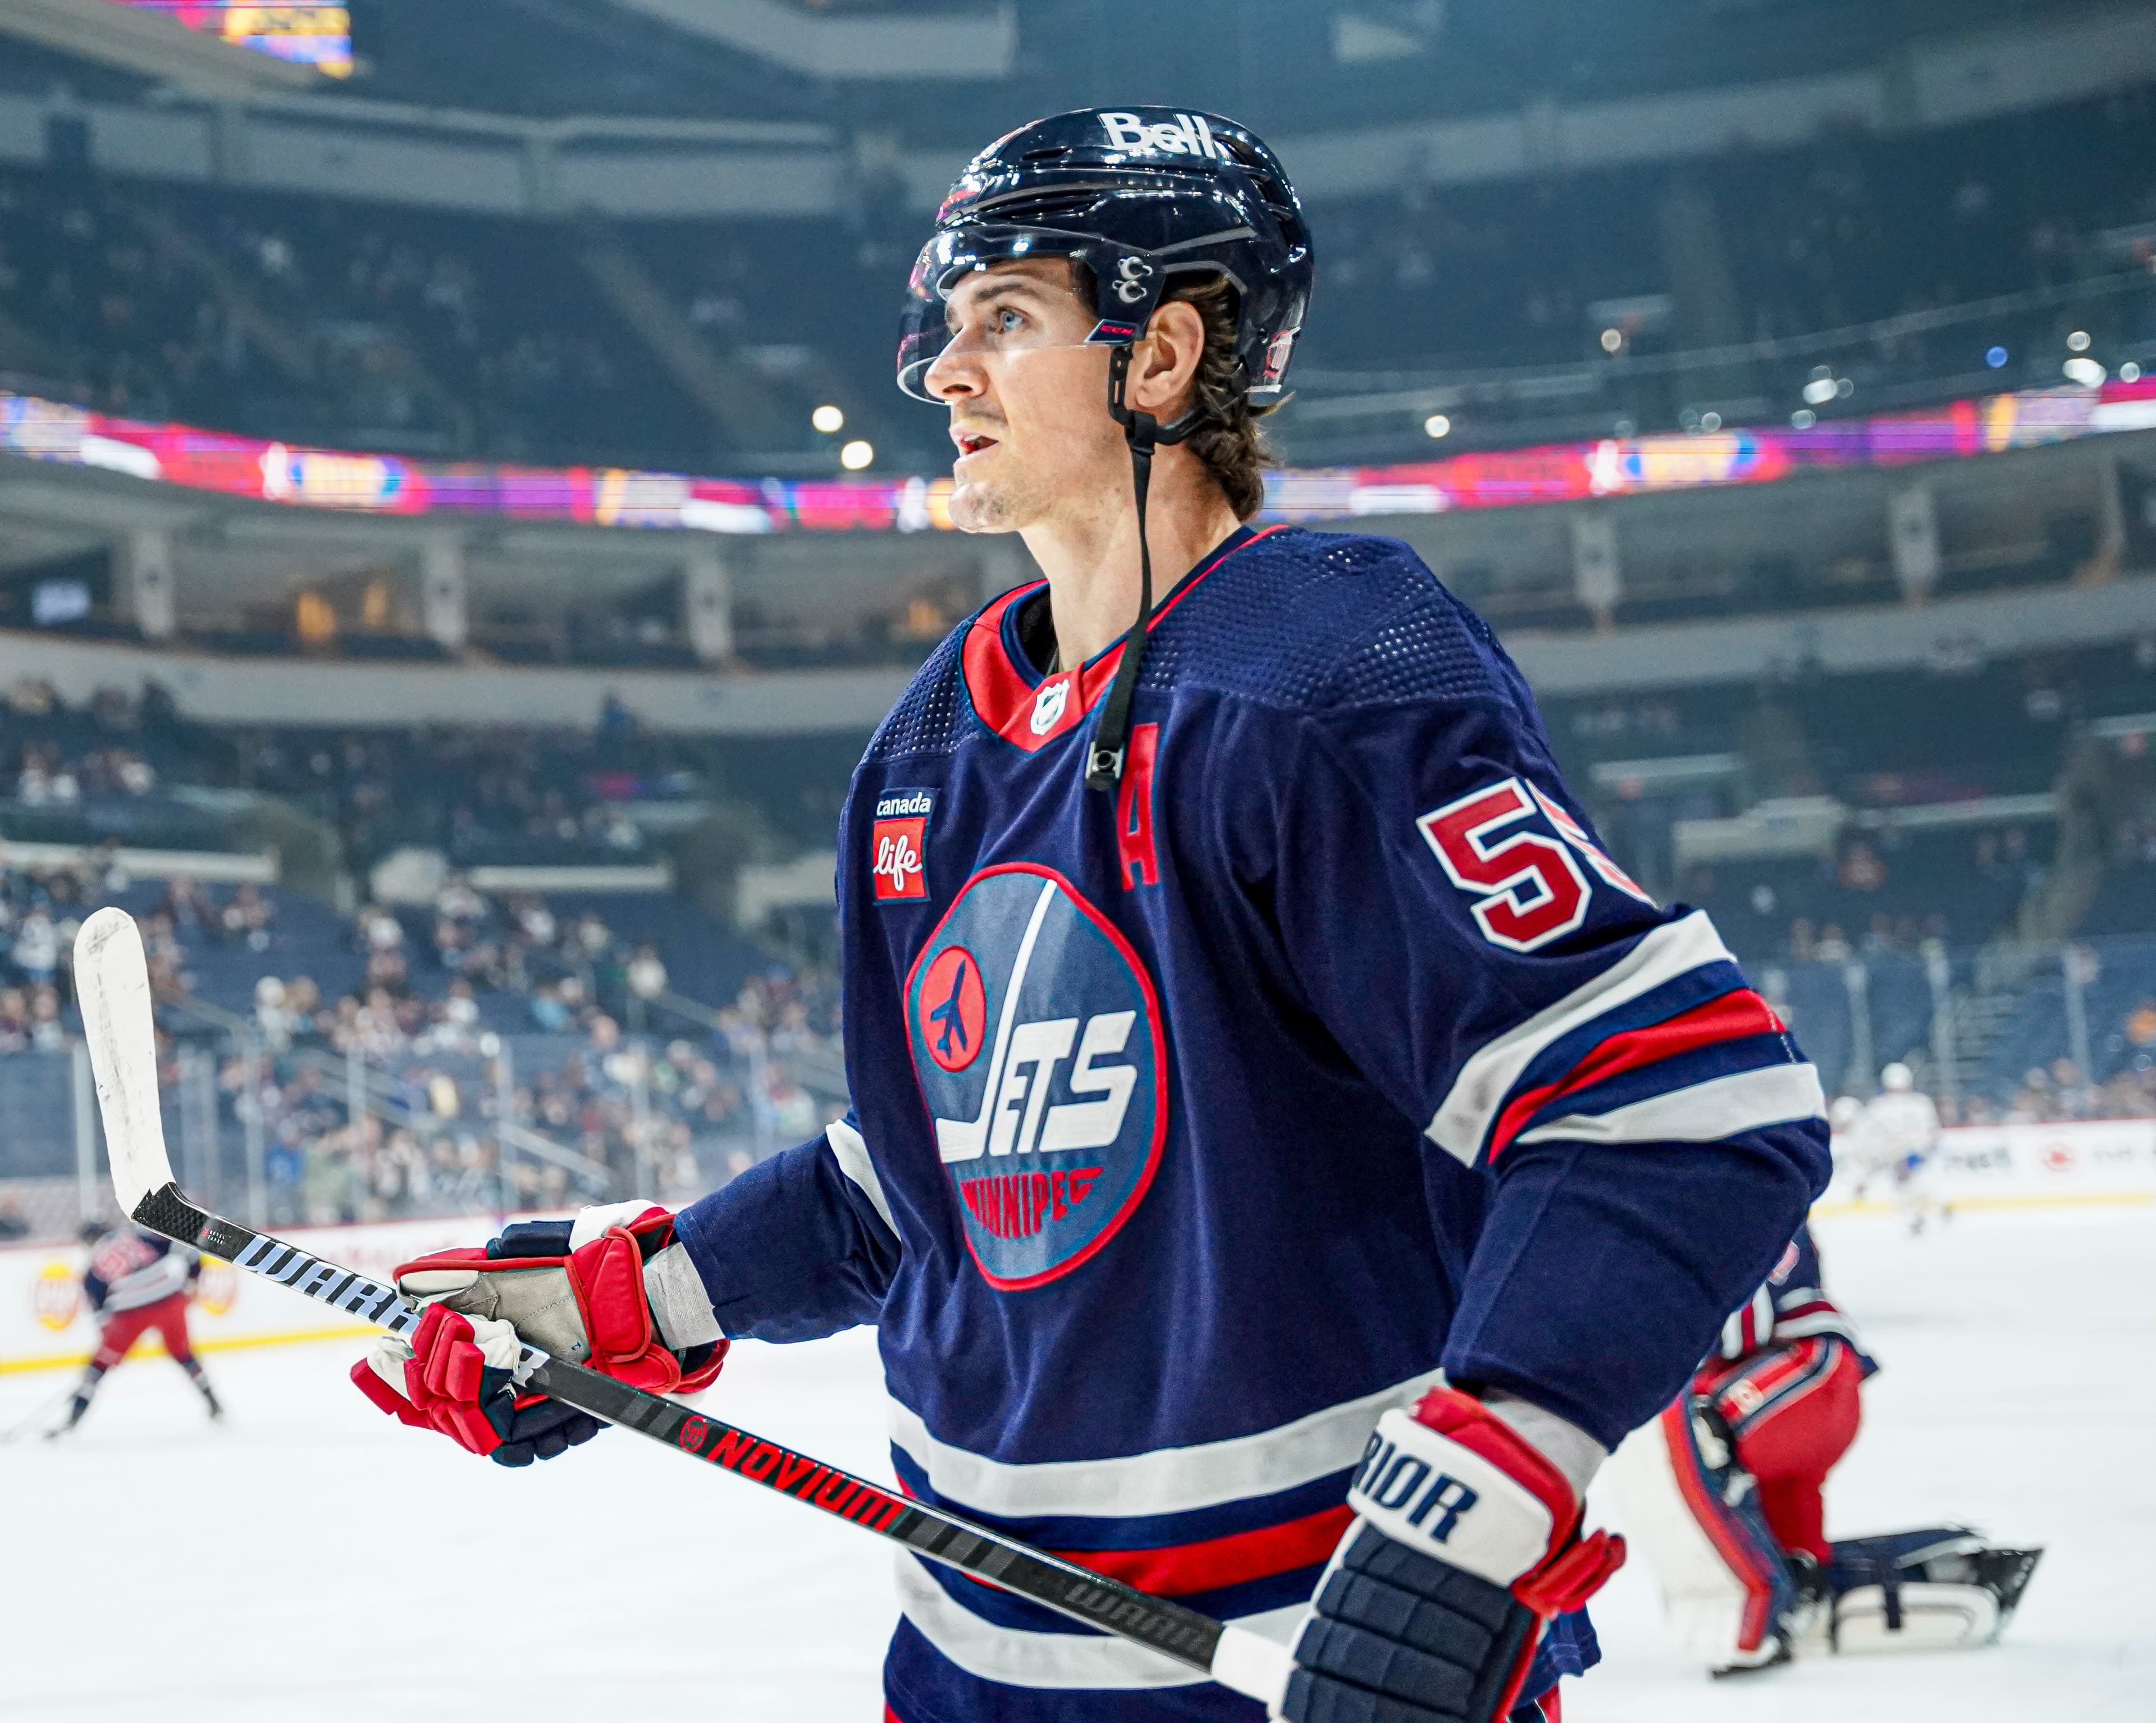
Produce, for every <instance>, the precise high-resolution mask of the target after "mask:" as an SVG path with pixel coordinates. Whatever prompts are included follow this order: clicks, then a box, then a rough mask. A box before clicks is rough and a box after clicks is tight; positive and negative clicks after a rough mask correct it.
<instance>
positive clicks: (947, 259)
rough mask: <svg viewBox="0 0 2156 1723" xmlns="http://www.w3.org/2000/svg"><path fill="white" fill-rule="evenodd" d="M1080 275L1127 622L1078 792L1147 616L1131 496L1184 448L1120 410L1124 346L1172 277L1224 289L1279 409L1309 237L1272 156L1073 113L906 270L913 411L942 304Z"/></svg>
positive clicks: (975, 182) (978, 180) (1098, 763)
mask: <svg viewBox="0 0 2156 1723" xmlns="http://www.w3.org/2000/svg"><path fill="white" fill-rule="evenodd" d="M1032 257H1061V258H1068V259H1070V260H1071V261H1072V262H1073V263H1076V264H1083V265H1084V266H1085V267H1084V269H1082V270H1081V272H1080V275H1081V284H1080V285H1081V289H1082V288H1083V287H1085V286H1086V285H1090V286H1091V290H1092V294H1093V315H1094V322H1093V328H1092V331H1091V333H1090V334H1089V335H1088V336H1086V341H1088V342H1089V343H1097V344H1099V345H1101V346H1105V347H1106V348H1107V349H1109V361H1108V401H1107V407H1108V412H1109V413H1110V414H1111V416H1112V417H1113V418H1115V420H1116V423H1119V424H1121V425H1122V428H1123V435H1124V437H1125V438H1126V439H1127V441H1128V443H1129V444H1130V449H1131V466H1132V479H1133V482H1134V485H1135V493H1136V500H1137V517H1138V534H1137V538H1138V613H1137V621H1136V622H1135V623H1132V625H1131V630H1130V632H1129V633H1127V634H1126V635H1125V636H1124V637H1123V646H1122V659H1121V662H1120V663H1119V664H1117V665H1116V676H1115V680H1114V681H1113V682H1112V683H1111V685H1110V686H1109V689H1108V694H1107V698H1106V701H1105V702H1104V704H1103V705H1102V708H1101V720H1100V724H1099V726H1098V727H1097V728H1096V731H1095V732H1094V736H1093V741H1092V744H1091V746H1090V748H1089V749H1088V750H1087V753H1086V787H1087V788H1089V789H1094V790H1101V791H1104V792H1111V793H1112V792H1114V790H1115V788H1116V785H1117V783H1118V782H1120V781H1121V780H1122V772H1123V756H1124V751H1125V745H1126V743H1127V741H1128V740H1129V736H1130V723H1131V701H1132V696H1133V695H1135V694H1136V692H1137V678H1138V667H1139V664H1141V662H1142V660H1143V659H1144V656H1145V648H1146V624H1147V622H1148V621H1149V620H1150V619H1151V618H1152V548H1151V546H1150V544H1149V543H1148V541H1147V535H1146V495H1147V488H1148V486H1149V485H1150V483H1151V478H1152V459H1153V451H1154V449H1155V448H1156V446H1157V445H1158V444H1163V443H1167V444H1173V443H1180V442H1182V441H1183V440H1184V439H1185V438H1187V437H1188V435H1189V434H1190V433H1191V431H1192V430H1193V428H1195V426H1196V424H1197V417H1198V416H1197V410H1196V409H1195V408H1193V409H1192V410H1191V411H1189V412H1188V413H1184V414H1183V417H1182V418H1179V419H1178V420H1176V421H1175V422H1174V423H1173V424H1166V425H1163V424H1159V423H1156V422H1155V421H1154V419H1153V417H1152V414H1151V413H1144V412H1141V411H1139V410H1137V408H1133V407H1132V406H1131V405H1130V404H1129V403H1128V401H1127V399H1126V398H1125V382H1126V379H1127V377H1128V375H1129V370H1130V363H1131V348H1132V344H1133V343H1135V342H1136V341H1137V340H1138V339H1139V337H1140V336H1142V335H1144V333H1145V330H1146V325H1147V323H1149V322H1150V321H1151V320H1152V314H1153V312H1154V310H1156V309H1157V308H1158V305H1159V304H1160V301H1161V295H1162V293H1163V291H1164V290H1166V289H1167V287H1168V285H1169V284H1170V283H1171V282H1173V280H1174V279H1176V278H1177V277H1178V276H1216V275H1217V276H1223V277H1225V278H1226V279H1227V281H1228V282H1229V285H1231V286H1232V287H1233V288H1234V289H1235V362H1236V364H1237V366H1238V367H1240V371H1241V374H1242V383H1243V388H1244V391H1245V393H1246V394H1248V395H1249V396H1250V397H1252V399H1253V400H1254V401H1255V403H1258V404H1259V405H1261V406H1263V405H1270V404H1272V403H1276V402H1277V401H1278V400H1279V398H1280V393H1281V384H1282V382H1283V381H1284V380H1285V378H1286V376H1287V366H1288V360H1289V358H1290V356H1291V355H1292V353H1293V351H1294V349H1295V338H1296V335H1297V334H1298V333H1300V332H1301V328H1302V317H1303V312H1304V310H1306V308H1307V306H1308V305H1309V303H1310V281H1311V273H1312V272H1311V259H1310V229H1309V228H1308V227H1306V225H1305V224H1304V222H1303V218H1302V204H1301V201H1300V200H1299V199H1298V198H1297V197H1296V195H1295V187H1293V186H1291V185H1290V184H1289V183H1288V178H1287V174H1286V172H1285V171H1284V170H1283V169H1282V168H1281V165H1280V162H1279V161H1278V159H1277V158H1276V156H1274V155H1273V152H1272V151H1270V150H1269V149H1267V148H1266V147H1265V145H1264V144H1262V143H1260V141H1258V140H1257V138H1256V137H1255V136H1253V135H1252V134H1251V133H1250V132H1249V131H1245V129H1244V128H1243V127H1242V126H1238V125H1236V124H1235V121H1232V120H1224V119H1223V118H1221V117H1220V115H1218V114H1200V113H1197V112H1195V111H1185V110H1182V109H1179V108H1080V109H1077V110H1075V111H1073V112H1071V113H1068V114H1058V115H1055V116H1054V117H1053V118H1051V119H1047V120H1036V121H1034V122H1033V124H1031V125H1030V126H1020V127H1019V129H1018V130H1017V131H1014V132H1009V133H1007V134H1006V135H1005V136H1002V137H1000V138H998V139H997V140H996V141H995V142H993V143H992V144H990V145H989V146H988V148H987V149H985V150H983V151H981V153H980V154H979V155H978V156H975V157H974V158H973V161H972V162H970V163H968V166H967V168H966V171H965V172H963V173H962V174H960V175H959V176H958V182H957V184H956V185H955V186H953V187H951V192H950V195H949V196H947V197H945V198H944V200H943V205H942V208H940V209H938V210H937V212H936V231H935V233H934V234H933V235H932V236H931V238H930V239H929V241H928V243H927V245H925V246H923V247H922V248H921V255H920V256H919V257H918V258H917V259H915V262H914V265H913V274H912V278H911V280H909V281H908V283H907V284H906V310H905V312H904V314H903V315H902V317H901V321H900V325H899V338H898V386H899V387H901V389H903V390H905V391H906V393H907V394H909V395H912V396H916V397H919V398H920V399H921V400H923V401H932V400H933V399H934V398H935V397H933V396H932V395H931V394H930V393H929V392H928V390H927V386H926V382H925V379H926V377H927V371H928V368H929V367H930V366H932V365H933V364H934V363H935V362H936V358H937V355H938V354H939V353H941V352H942V351H943V349H944V348H945V347H946V346H947V345H949V342H950V340H951V335H950V330H949V327H948V326H947V323H946V321H945V315H946V314H945V305H946V301H947V300H948V299H949V297H950V295H951V293H952V290H953V289H954V288H956V287H957V285H958V283H959V282H960V281H961V280H962V279H964V278H965V277H966V276H968V274H972V273H973V271H974V270H976V269H987V268H988V267H989V266H990V265H992V264H998V263H1003V262H1007V261H1009V260H1010V259H1016V258H1032Z"/></svg>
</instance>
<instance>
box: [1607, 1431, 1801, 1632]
mask: <svg viewBox="0 0 2156 1723" xmlns="http://www.w3.org/2000/svg"><path fill="white" fill-rule="evenodd" d="M1688 1401H1689V1397H1686V1399H1682V1400H1679V1401H1678V1402H1676V1403H1675V1404H1674V1405H1671V1406H1670V1407H1667V1408H1665V1409H1664V1411H1663V1412H1662V1414H1661V1417H1659V1418H1656V1419H1655V1420H1654V1422H1653V1423H1648V1424H1644V1425H1642V1426H1641V1427H1640V1428H1638V1429H1636V1430H1635V1431H1634V1432H1633V1433H1631V1434H1630V1436H1628V1437H1626V1438H1625V1441H1624V1443H1623V1444H1622V1445H1621V1446H1620V1448H1619V1449H1618V1450H1617V1452H1616V1454H1614V1456H1613V1457H1612V1458H1611V1459H1610V1461H1609V1464H1608V1465H1607V1466H1605V1467H1604V1469H1603V1474H1602V1475H1603V1478H1604V1480H1605V1481H1606V1482H1607V1484H1608V1485H1609V1488H1610V1490H1611V1491H1612V1492H1613V1495H1614V1500H1615V1504H1616V1507H1617V1510H1618V1513H1619V1514H1620V1515H1621V1517H1622V1520H1623V1524H1624V1531H1625V1537H1626V1539H1627V1540H1628V1541H1630V1543H1631V1544H1632V1545H1633V1546H1634V1547H1635V1548H1637V1549H1640V1550H1644V1551H1645V1552H1646V1556H1647V1565H1648V1566H1649V1567H1650V1568H1652V1569H1653V1570H1654V1575H1655V1582H1656V1584H1657V1585H1658V1586H1659V1587H1661V1593H1662V1604H1663V1609H1664V1613H1665V1619H1666V1622H1667V1624H1668V1628H1669V1633H1670V1637H1671V1642H1672V1643H1673V1644H1674V1646H1675V1648H1676V1650H1677V1652H1678V1654H1680V1655H1681V1656H1683V1657H1685V1658H1686V1659H1690V1660H1691V1661H1694V1662H1697V1664H1700V1665H1701V1666H1702V1667H1703V1668H1706V1669H1715V1670H1722V1669H1750V1668H1756V1667H1758V1665H1760V1664H1765V1663H1769V1662H1772V1661H1774V1659H1777V1658H1779V1657H1780V1656H1781V1655H1783V1654H1784V1647H1783V1644H1782V1642H1781V1640H1780V1638H1779V1637H1778V1634H1777V1628H1778V1625H1779V1623H1780V1622H1781V1621H1782V1619H1783V1618H1784V1615H1785V1614H1787V1613H1788V1612H1789V1610H1790V1609H1791V1608H1793V1607H1794V1604H1795V1603H1796V1602H1797V1590H1796V1585H1795V1582H1794V1579H1793V1577H1792V1576H1791V1574H1790V1572H1789V1565H1788V1563H1787V1562H1786V1561H1784V1560H1783V1558H1782V1553H1781V1551H1780V1548H1779V1546H1777V1545H1776V1543H1775V1541H1774V1534H1773V1532H1772V1531H1769V1530H1768V1526H1767V1522H1766V1520H1765V1518H1764V1516H1763V1515H1762V1513H1761V1512H1760V1509H1759V1503H1758V1494H1757V1492H1756V1491H1755V1490H1753V1487H1752V1480H1751V1479H1750V1478H1749V1477H1748V1476H1747V1475H1746V1474H1745V1473H1744V1472H1743V1469H1741V1468H1739V1467H1738V1465H1737V1464H1736V1463H1735V1459H1734V1456H1733V1454H1732V1452H1731V1445H1730V1443H1729V1441H1728V1438H1727V1433H1726V1426H1723V1425H1722V1424H1721V1423H1720V1421H1719V1420H1718V1419H1717V1418H1714V1417H1713V1416H1712V1413H1708V1412H1704V1411H1703V1412H1702V1414H1701V1415H1700V1416H1699V1417H1697V1418H1695V1417H1694V1415H1693V1414H1692V1412H1691V1408H1690V1405H1689V1403H1688Z"/></svg>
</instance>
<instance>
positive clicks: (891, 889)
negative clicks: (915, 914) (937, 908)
mask: <svg viewBox="0 0 2156 1723" xmlns="http://www.w3.org/2000/svg"><path fill="white" fill-rule="evenodd" d="M935 811H936V792H934V791H933V790H886V791H885V792H884V793H883V794H882V795H880V796H879V797H876V805H875V813H876V817H875V826H874V827H873V828H871V830H870V834H869V873H870V878H871V879H874V880H875V900H876V901H877V902H878V903H880V904H888V903H918V902H920V901H921V900H922V899H923V898H925V897H927V895H928V819H929V816H930V815H931V814H932V813H935Z"/></svg>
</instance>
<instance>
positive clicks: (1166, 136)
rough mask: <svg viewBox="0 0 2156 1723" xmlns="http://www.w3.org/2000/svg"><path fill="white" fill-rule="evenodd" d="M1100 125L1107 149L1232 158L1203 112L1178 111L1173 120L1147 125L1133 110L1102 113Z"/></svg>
mask: <svg viewBox="0 0 2156 1723" xmlns="http://www.w3.org/2000/svg"><path fill="white" fill-rule="evenodd" d="M1101 129H1102V130H1103V131H1106V133H1107V134H1108V144H1109V146H1110V147H1111V149H1117V150H1146V151H1158V152H1159V153H1160V154H1162V155H1163V156H1211V157H1212V158H1213V160H1214V161H1215V162H1231V161H1233V160H1234V159H1235V158H1234V157H1233V156H1230V155H1229V153H1228V151H1226V149H1224V147H1223V146H1222V145H1221V143H1220V141H1219V139H1218V138H1216V137H1214V136H1213V128H1212V127H1211V126H1208V125H1207V124H1206V123H1205V116H1204V115H1203V114H1178V115H1176V116H1175V118H1174V120H1173V121H1160V122H1159V123H1158V124H1156V125H1147V123H1146V122H1145V121H1142V120H1141V119H1139V118H1138V116H1137V115H1135V114H1106V113H1104V114H1102V115H1101Z"/></svg>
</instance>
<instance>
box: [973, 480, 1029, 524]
mask: <svg viewBox="0 0 2156 1723" xmlns="http://www.w3.org/2000/svg"><path fill="white" fill-rule="evenodd" d="M1038 513H1039V510H1037V509H1036V508H1034V506H1032V499H1031V498H1030V497H1029V493H1028V490H1027V488H1026V487H1025V486H1024V485H1014V484H1011V483H1009V482H1005V483H1004V484H1001V485H998V484H996V483H995V482H993V480H990V479H963V480H961V481H960V483H959V484H958V485H957V488H956V489H955V490H952V493H951V524H952V526H955V527H957V529H958V530H959V531H961V532H1016V531H1018V530H1019V528H1020V527H1022V526H1024V525H1025V524H1026V523H1027V522H1028V521H1029V520H1032V519H1033V518H1034V515H1036V514H1038Z"/></svg>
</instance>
